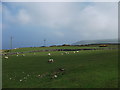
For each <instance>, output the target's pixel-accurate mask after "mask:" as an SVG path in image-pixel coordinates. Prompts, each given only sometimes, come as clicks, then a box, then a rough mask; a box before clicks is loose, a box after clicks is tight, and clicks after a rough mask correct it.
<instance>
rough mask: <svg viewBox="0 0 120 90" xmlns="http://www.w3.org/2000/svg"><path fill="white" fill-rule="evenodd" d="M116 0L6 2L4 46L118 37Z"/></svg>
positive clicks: (4, 11)
mask: <svg viewBox="0 0 120 90" xmlns="http://www.w3.org/2000/svg"><path fill="white" fill-rule="evenodd" d="M117 4H118V3H117V2H56V3H55V2H34V3H33V2H14V3H13V2H3V3H2V28H3V29H2V31H3V32H2V35H3V48H6V49H8V48H10V37H11V36H13V47H14V48H15V47H28V46H42V45H43V39H46V44H47V45H58V44H71V43H74V42H77V41H80V40H96V39H114V38H117V37H118V6H117Z"/></svg>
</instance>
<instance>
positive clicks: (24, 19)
mask: <svg viewBox="0 0 120 90" xmlns="http://www.w3.org/2000/svg"><path fill="white" fill-rule="evenodd" d="M17 20H18V22H20V23H21V24H27V23H29V22H30V21H31V20H30V16H29V14H27V12H26V11H25V10H24V9H21V10H20V11H19V13H18V15H17Z"/></svg>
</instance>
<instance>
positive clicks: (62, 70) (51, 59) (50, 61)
mask: <svg viewBox="0 0 120 90" xmlns="http://www.w3.org/2000/svg"><path fill="white" fill-rule="evenodd" d="M78 52H79V51H73V53H78ZM66 54H70V53H69V52H63V53H61V55H66ZM33 55H36V53H33ZM47 55H48V57H49V60H48V63H53V62H54V59H53V58H51V57H52V56H51V53H48V54H47ZM16 56H17V57H18V56H24V57H25V56H26V55H25V54H22V55H21V54H20V53H18V52H17V53H16ZM4 58H5V59H8V58H9V57H8V56H7V55H5V57H4ZM64 70H65V69H64V68H59V71H58V72H57V73H55V74H53V75H52V76H51V78H52V79H53V78H57V77H58V73H62V72H64ZM21 81H22V80H20V82H21Z"/></svg>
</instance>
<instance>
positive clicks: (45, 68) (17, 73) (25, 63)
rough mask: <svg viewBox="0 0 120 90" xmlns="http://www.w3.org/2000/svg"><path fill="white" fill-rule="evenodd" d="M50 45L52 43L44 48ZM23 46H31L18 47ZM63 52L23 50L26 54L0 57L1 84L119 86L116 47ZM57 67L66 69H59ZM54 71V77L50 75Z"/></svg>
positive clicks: (47, 86) (73, 86) (23, 85)
mask: <svg viewBox="0 0 120 90" xmlns="http://www.w3.org/2000/svg"><path fill="white" fill-rule="evenodd" d="M51 48H55V47H50V48H47V49H51ZM60 48H62V47H60ZM64 48H66V47H64ZM67 48H72V49H73V48H76V47H67ZM81 48H83V47H81ZM84 48H86V47H84ZM87 48H88V47H87ZM89 48H90V47H89ZM92 48H93V47H92ZM95 48H96V47H95ZM26 49H27V50H32V49H31V48H25V49H21V51H22V50H24V51H26ZM42 49H43V48H42ZM19 51H20V49H19ZM48 53H51V56H48V55H47V54H48ZM62 53H64V51H53V52H37V53H36V55H34V54H33V53H26V54H25V56H18V57H17V56H16V55H11V56H9V59H4V58H3V60H2V66H3V72H2V75H3V83H2V85H3V88H117V87H118V50H88V51H87V50H86V51H79V52H76V53H74V52H73V51H69V54H65V53H64V54H63V55H62ZM49 58H53V59H54V62H53V63H48V62H47V61H48V60H49ZM59 68H64V69H65V70H64V71H59ZM58 72H59V73H58ZM55 73H57V74H56V75H57V78H53V79H51V77H53V75H54V74H55Z"/></svg>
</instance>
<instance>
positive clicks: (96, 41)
mask: <svg viewBox="0 0 120 90" xmlns="http://www.w3.org/2000/svg"><path fill="white" fill-rule="evenodd" d="M102 43H118V39H104V40H82V41H78V42H75V43H73V44H72V45H85V44H102Z"/></svg>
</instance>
